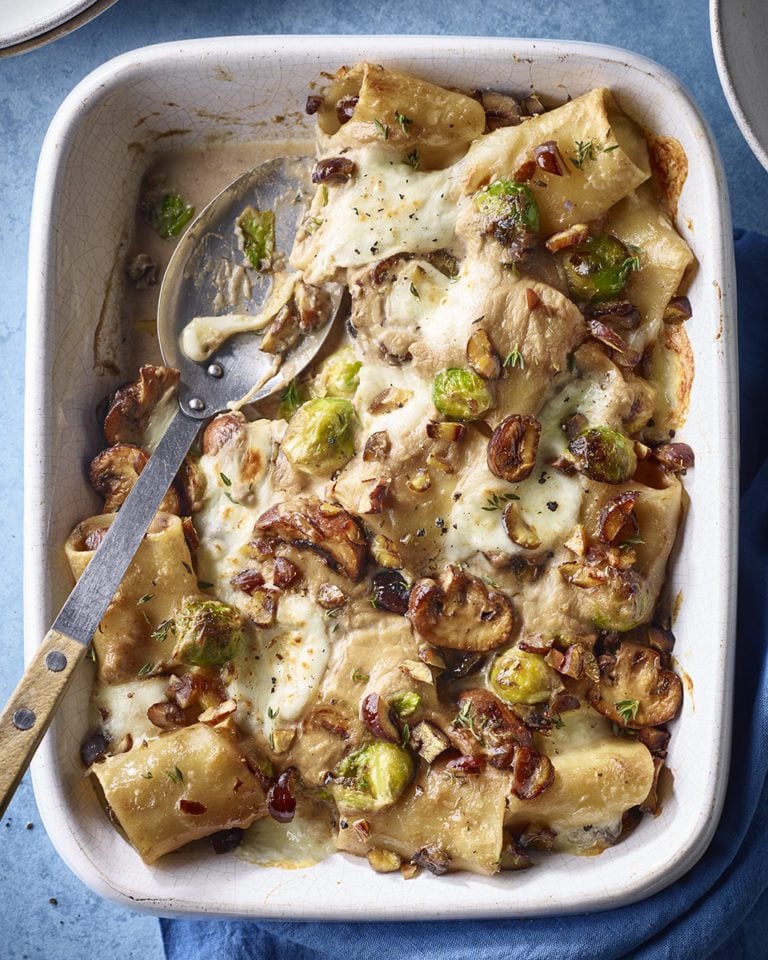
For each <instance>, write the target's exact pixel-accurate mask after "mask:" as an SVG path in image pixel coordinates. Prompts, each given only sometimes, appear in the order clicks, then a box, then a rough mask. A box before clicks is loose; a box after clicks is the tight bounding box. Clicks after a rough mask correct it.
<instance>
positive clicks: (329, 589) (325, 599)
mask: <svg viewBox="0 0 768 960" xmlns="http://www.w3.org/2000/svg"><path fill="white" fill-rule="evenodd" d="M317 602H318V603H319V604H320V606H321V607H322V608H323V610H339V609H341V607H343V606H344V604H345V603H346V602H347V597H346V595H345V593H344V591H343V590H342V589H341V587H337V586H336V584H335V583H321V584H320V586H319V587H318V589H317Z"/></svg>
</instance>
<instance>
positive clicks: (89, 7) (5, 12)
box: [0, 0, 115, 57]
mask: <svg viewBox="0 0 768 960" xmlns="http://www.w3.org/2000/svg"><path fill="white" fill-rule="evenodd" d="M114 2H115V0H24V2H21V0H0V57H7V56H12V55H13V54H15V53H23V52H24V51H26V50H31V49H32V48H33V47H37V46H41V45H42V44H44V43H49V42H50V41H51V40H56V39H58V38H59V37H63V36H64V35H65V34H67V33H70V32H71V31H72V30H76V29H77V28H78V27H81V26H82V25H83V24H84V23H87V22H88V21H89V20H92V19H93V18H94V17H96V16H98V15H99V14H100V13H103V12H104V11H105V10H106V9H107V8H108V7H111V6H112V4H113V3H114Z"/></svg>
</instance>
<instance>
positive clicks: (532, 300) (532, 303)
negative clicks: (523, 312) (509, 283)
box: [525, 287, 541, 310]
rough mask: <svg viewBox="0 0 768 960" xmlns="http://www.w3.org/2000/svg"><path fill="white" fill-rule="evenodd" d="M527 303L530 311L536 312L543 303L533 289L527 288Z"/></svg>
mask: <svg viewBox="0 0 768 960" xmlns="http://www.w3.org/2000/svg"><path fill="white" fill-rule="evenodd" d="M525 302H526V304H527V306H528V309H529V310H535V309H536V307H538V305H539V304H540V303H541V299H540V297H539V295H538V293H536V291H535V290H532V289H531V287H526V288H525Z"/></svg>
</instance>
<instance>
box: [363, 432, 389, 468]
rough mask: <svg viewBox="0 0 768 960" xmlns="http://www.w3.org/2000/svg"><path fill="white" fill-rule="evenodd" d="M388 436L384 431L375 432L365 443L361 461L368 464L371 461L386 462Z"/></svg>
mask: <svg viewBox="0 0 768 960" xmlns="http://www.w3.org/2000/svg"><path fill="white" fill-rule="evenodd" d="M389 447H390V443H389V434H388V433H387V431H386V430H377V431H376V433H372V434H371V435H370V437H368V439H367V440H366V441H365V447H364V449H363V460H364V461H365V463H370V462H371V461H372V460H386V459H387V457H388V455H389Z"/></svg>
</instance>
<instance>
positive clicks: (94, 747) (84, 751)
mask: <svg viewBox="0 0 768 960" xmlns="http://www.w3.org/2000/svg"><path fill="white" fill-rule="evenodd" d="M108 749H109V740H108V739H107V736H106V734H105V733H104V731H103V730H96V731H95V732H94V733H89V734H88V736H87V737H86V738H85V740H83V742H82V743H81V744H80V759H81V760H82V761H83V766H85V767H90V766H92V765H93V764H94V763H101V761H102V760H105V759H106V756H107V750H108Z"/></svg>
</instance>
